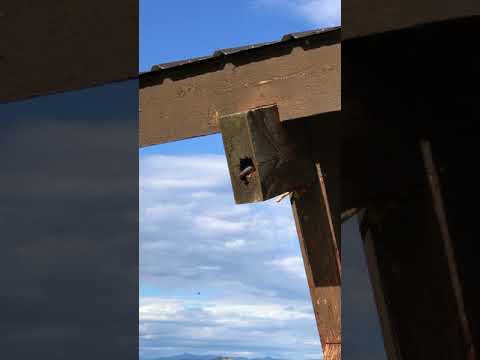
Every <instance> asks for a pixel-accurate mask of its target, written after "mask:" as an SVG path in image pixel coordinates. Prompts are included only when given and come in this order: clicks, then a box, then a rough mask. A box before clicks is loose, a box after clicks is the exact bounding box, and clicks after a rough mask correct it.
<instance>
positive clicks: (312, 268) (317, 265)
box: [291, 164, 342, 360]
mask: <svg viewBox="0 0 480 360" xmlns="http://www.w3.org/2000/svg"><path fill="white" fill-rule="evenodd" d="M312 166H314V165H313V164H312ZM316 168H317V174H318V176H317V181H315V182H314V184H313V185H311V186H310V187H309V188H308V189H307V190H305V191H297V192H295V193H294V194H293V195H292V198H291V200H292V208H293V214H294V217H295V224H296V227H297V233H298V238H299V241H300V248H301V250H302V256H303V262H304V265H305V271H306V274H307V281H308V286H309V288H310V296H311V298H312V303H313V308H314V312H315V317H316V321H317V327H318V333H319V334H320V339H321V342H322V347H323V352H324V359H325V360H337V359H338V360H340V359H341V342H342V340H341V266H340V255H339V251H338V246H337V242H336V240H335V233H334V231H333V225H332V221H331V217H330V209H329V203H328V198H327V193H326V189H325V184H324V182H323V178H322V175H321V173H320V169H319V166H318V165H317V166H316Z"/></svg>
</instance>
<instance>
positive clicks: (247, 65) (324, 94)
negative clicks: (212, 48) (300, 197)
mask: <svg viewBox="0 0 480 360" xmlns="http://www.w3.org/2000/svg"><path fill="white" fill-rule="evenodd" d="M339 40H340V32H339V30H338V31H335V32H333V33H328V34H323V35H318V36H317V37H315V38H309V39H306V40H301V41H300V40H299V41H295V42H292V43H285V44H283V43H282V44H283V45H282V44H280V45H275V46H266V47H264V48H261V49H257V50H255V54H256V55H255V56H253V57H252V55H250V54H243V53H241V54H239V55H236V56H235V57H232V58H231V59H230V58H229V57H225V58H218V59H213V60H211V61H209V62H207V63H200V64H197V65H194V64H192V66H185V67H182V68H181V69H174V70H173V71H171V72H170V71H167V72H160V73H158V74H157V73H156V72H150V73H147V74H144V75H141V76H140V93H139V101H140V139H139V142H140V146H148V145H153V144H160V143H165V142H168V141H174V140H180V139H185V138H190V137H195V136H201V135H207V134H213V133H216V132H218V131H219V128H218V119H219V118H220V117H221V116H224V115H228V114H233V113H237V112H241V111H245V110H246V109H252V108H255V107H258V106H265V105H271V104H277V106H278V111H279V115H280V120H281V121H284V120H289V119H296V118H301V117H305V116H311V115H314V114H318V113H324V112H330V111H338V110H340V44H339Z"/></svg>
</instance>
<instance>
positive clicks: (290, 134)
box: [219, 105, 316, 204]
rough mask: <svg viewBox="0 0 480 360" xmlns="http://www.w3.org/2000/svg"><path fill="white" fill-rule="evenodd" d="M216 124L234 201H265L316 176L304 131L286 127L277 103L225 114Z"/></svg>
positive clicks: (239, 202)
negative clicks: (280, 116) (281, 119)
mask: <svg viewBox="0 0 480 360" xmlns="http://www.w3.org/2000/svg"><path fill="white" fill-rule="evenodd" d="M219 124H220V129H221V133H222V138H223V144H224V148H225V154H226V156H227V162H228V168H229V172H230V179H231V183H232V187H233V193H234V196H235V201H236V202H237V204H243V203H251V202H257V201H265V200H268V199H271V198H273V197H275V196H278V195H281V194H283V193H285V192H289V191H293V190H295V189H298V188H300V187H303V186H307V185H309V184H311V183H312V182H313V181H314V180H315V178H316V172H315V169H314V168H313V167H312V161H311V159H310V157H309V153H308V148H307V147H306V146H305V144H304V142H302V137H303V132H299V131H288V130H287V129H286V127H285V126H284V124H282V123H281V122H280V119H279V115H278V108H277V106H275V105H273V106H265V107H259V108H256V109H252V110H248V111H244V112H241V113H236V114H232V115H227V116H224V117H222V118H220V121H219Z"/></svg>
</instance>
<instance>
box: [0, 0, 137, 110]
mask: <svg viewBox="0 0 480 360" xmlns="http://www.w3.org/2000/svg"><path fill="white" fill-rule="evenodd" d="M0 12H1V13H2V16H0V23H1V28H2V30H1V32H2V36H1V37H2V40H1V43H0V47H1V48H0V74H1V79H2V80H1V82H2V85H1V86H0V102H6V101H15V100H20V99H25V98H29V97H32V96H40V95H47V94H51V93H57V92H62V91H67V90H75V89H81V88H86V87H90V86H94V85H99V84H105V83H109V82H115V81H121V80H126V79H135V78H137V77H138V1H137V0H124V1H121V2H119V1H115V0H104V1H90V0H71V1H56V0H45V1H28V0H4V1H2V4H1V8H0Z"/></svg>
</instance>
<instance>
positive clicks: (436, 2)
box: [342, 0, 480, 40]
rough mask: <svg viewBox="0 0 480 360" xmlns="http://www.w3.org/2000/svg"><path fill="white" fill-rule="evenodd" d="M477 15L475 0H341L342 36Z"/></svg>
mask: <svg viewBox="0 0 480 360" xmlns="http://www.w3.org/2000/svg"><path fill="white" fill-rule="evenodd" d="M473 15H477V16H478V15H480V2H479V1H478V0H456V1H451V0H422V1H417V0H402V1H398V0H344V1H343V2H342V38H343V39H344V40H348V39H353V38H358V37H364V36H370V35H374V34H379V33H385V32H389V31H394V30H401V29H406V28H411V27H416V26H419V25H425V24H430V23H435V22H441V21H449V20H455V19H461V18H464V17H470V16H473Z"/></svg>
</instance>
